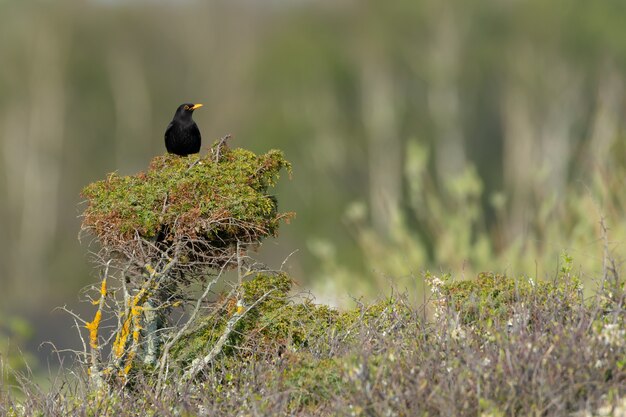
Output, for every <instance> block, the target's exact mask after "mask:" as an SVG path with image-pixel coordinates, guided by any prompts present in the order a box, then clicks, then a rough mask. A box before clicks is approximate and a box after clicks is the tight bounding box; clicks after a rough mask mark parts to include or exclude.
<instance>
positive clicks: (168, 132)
mask: <svg viewBox="0 0 626 417" xmlns="http://www.w3.org/2000/svg"><path fill="white" fill-rule="evenodd" d="M173 127H174V121H171V122H170V124H168V125H167V128H166V129H165V149H167V151H168V152H170V153H171V152H172V151H171V150H170V141H171V135H172V128H173Z"/></svg>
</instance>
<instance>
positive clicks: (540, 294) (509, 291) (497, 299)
mask: <svg viewBox="0 0 626 417" xmlns="http://www.w3.org/2000/svg"><path fill="white" fill-rule="evenodd" d="M438 291H440V294H441V296H442V299H441V300H440V302H443V306H444V307H445V308H449V309H451V310H452V311H454V312H456V313H458V315H459V318H460V320H461V323H462V324H466V325H480V326H482V325H491V324H496V325H497V324H505V325H511V324H512V323H513V322H514V321H518V322H519V321H520V320H521V319H523V321H524V324H529V325H532V324H533V323H534V321H535V320H534V317H535V316H537V315H538V313H539V311H540V310H553V309H555V308H558V309H559V310H560V311H562V312H563V313H566V312H568V311H571V310H572V309H574V308H576V307H579V306H580V305H581V303H582V294H581V292H580V283H579V281H578V279H576V278H575V277H567V278H557V279H556V280H554V281H539V282H534V281H532V280H530V279H526V278H519V279H515V278H511V277H507V276H504V275H500V274H495V273H493V272H483V273H480V274H479V275H478V277H477V278H476V279H475V280H463V281H448V282H445V283H444V284H443V285H442V286H441V288H439V289H438ZM555 302H556V303H557V304H556V305H555ZM566 317H567V315H566V314H564V315H563V318H564V319H565V318H566Z"/></svg>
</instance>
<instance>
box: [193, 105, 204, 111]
mask: <svg viewBox="0 0 626 417" xmlns="http://www.w3.org/2000/svg"><path fill="white" fill-rule="evenodd" d="M202 106H203V104H194V105H193V107H192V108H191V110H195V109H199V108H200V107H202Z"/></svg>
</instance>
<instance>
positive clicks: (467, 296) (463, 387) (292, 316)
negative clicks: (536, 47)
mask: <svg viewBox="0 0 626 417" xmlns="http://www.w3.org/2000/svg"><path fill="white" fill-rule="evenodd" d="M428 280H429V282H430V283H431V285H432V289H433V297H432V298H431V299H430V300H429V305H428V306H426V307H427V310H424V309H422V308H419V309H418V308H415V307H413V306H412V305H411V304H410V302H409V301H408V299H407V297H406V295H405V294H394V295H393V296H392V297H386V298H382V299H380V300H379V301H378V302H376V303H373V304H363V303H360V302H357V305H356V306H355V307H353V308H351V309H348V310H335V309H331V308H328V307H326V306H320V305H316V304H314V303H312V302H311V300H309V299H304V300H302V299H301V298H299V297H296V298H294V297H292V296H289V295H288V293H289V292H290V291H291V290H292V285H293V282H292V281H291V280H290V279H289V278H288V277H287V276H286V275H284V274H276V275H268V274H259V275H256V276H255V277H253V278H252V279H250V280H249V281H246V283H245V284H243V286H242V288H241V290H242V291H243V292H244V298H245V299H246V302H254V300H258V299H259V298H260V297H262V296H263V295H264V294H267V293H268V291H272V290H275V292H274V293H272V294H273V295H272V296H271V297H268V298H266V299H265V300H264V301H263V302H261V303H259V304H257V305H256V307H255V308H254V309H253V310H250V311H249V312H248V314H246V316H245V317H244V319H242V320H241V321H240V323H239V325H238V328H237V330H236V331H235V332H233V333H232V334H231V337H230V338H229V341H228V342H227V344H226V346H227V349H226V348H225V349H224V350H223V351H222V353H221V354H220V355H219V356H216V357H215V358H214V360H213V361H212V362H211V363H210V364H209V366H207V367H206V369H204V370H203V372H202V373H201V374H200V375H199V376H198V378H197V379H195V380H193V381H190V382H187V383H185V382H183V381H182V380H180V379H179V377H177V376H176V375H180V373H177V372H176V371H175V372H173V373H172V374H171V379H169V381H168V383H167V385H165V386H164V387H162V389H161V390H160V391H158V390H155V386H154V374H153V373H152V372H151V371H150V370H149V369H143V370H142V371H141V372H138V373H136V374H135V375H134V377H133V378H134V379H133V383H132V385H129V386H127V387H126V388H125V389H121V390H120V389H105V390H104V392H103V391H101V390H97V389H95V388H94V387H93V385H92V384H90V383H89V381H88V380H86V379H78V380H76V379H70V381H69V382H67V383H66V384H67V385H65V386H64V387H62V384H60V382H59V381H57V383H56V384H55V386H54V388H53V390H52V392H50V393H41V392H37V391H36V390H35V389H34V387H33V386H32V385H29V384H28V383H24V385H22V388H21V389H22V390H23V392H24V394H25V398H26V399H27V400H26V401H23V402H17V401H16V400H15V399H14V398H12V397H10V396H7V395H6V393H5V394H4V395H5V401H4V402H2V404H3V405H0V410H2V411H3V412H4V413H7V414H8V415H10V416H26V415H28V416H33V415H44V414H45V415H50V416H54V415H59V416H60V415H85V416H88V415H99V416H105V415H110V416H114V415H120V416H140V415H159V416H175V415H189V416H195V415H198V416H200V415H216V416H221V415H224V416H226V415H294V414H296V415H316V416H330V415H346V416H368V415H416V416H422V415H424V416H425V415H429V416H448V415H457V416H476V415H481V416H500V415H501V416H505V415H506V416H508V415H516V416H517V415H519V416H527V415H542V416H565V415H572V414H573V413H576V412H578V413H580V414H579V415H621V414H619V413H623V412H624V410H625V406H626V403H625V402H624V401H623V398H624V395H626V320H625V315H624V314H623V302H624V294H623V293H622V294H621V295H620V297H619V300H620V301H619V302H618V303H617V304H615V300H616V299H615V297H613V296H611V297H610V298H607V297H608V294H607V293H599V294H597V296H595V297H592V298H590V299H586V300H585V299H583V297H582V294H581V292H580V291H579V290H578V283H577V278H576V277H575V276H572V275H570V274H560V275H559V276H558V277H557V279H556V280H555V281H554V282H552V283H532V282H531V281H529V280H528V279H523V278H519V279H513V278H508V277H505V276H500V275H495V274H484V275H482V276H480V277H478V278H477V279H476V280H469V281H455V280H451V279H450V278H447V279H442V278H439V277H436V276H429V278H428ZM516 286H517V288H519V289H515V288H516ZM564 300H567V301H566V302H564ZM222 305H223V306H226V307H225V308H223V309H221V310H219V311H217V310H216V311H215V313H214V314H212V315H209V316H208V317H205V318H204V319H203V320H202V321H201V323H200V324H199V325H198V326H197V327H196V328H195V329H193V330H190V331H189V332H188V333H187V334H186V335H185V337H184V338H182V339H180V340H179V344H178V345H177V346H176V348H175V349H174V350H173V351H172V354H173V355H175V356H176V361H177V362H178V363H179V364H180V365H181V366H183V367H184V366H185V364H186V363H188V362H189V359H190V358H193V357H197V356H198V355H203V354H204V353H206V351H207V350H210V349H211V347H212V345H213V344H214V342H215V340H217V338H218V337H219V335H221V334H222V332H223V328H224V326H225V322H226V321H227V319H228V318H229V317H230V316H232V314H235V311H236V306H235V304H234V303H232V302H231V303H225V304H222ZM228 306H231V307H230V310H229V307H228ZM428 311H430V312H432V313H433V314H432V315H429V314H428ZM477 311H479V312H481V314H479V315H477V314H476V312H477ZM490 317H494V319H493V320H491V319H490ZM520 317H525V318H527V319H526V320H520ZM2 407H4V408H2ZM585 412H586V413H588V414H585ZM602 413H604V414H602Z"/></svg>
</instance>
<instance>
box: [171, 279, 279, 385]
mask: <svg viewBox="0 0 626 417" xmlns="http://www.w3.org/2000/svg"><path fill="white" fill-rule="evenodd" d="M274 291H275V289H271V290H269V291H268V292H266V293H265V294H263V295H262V296H261V297H259V298H258V299H257V300H256V301H255V302H254V303H252V304H251V305H250V306H248V307H247V308H246V309H245V310H244V311H243V312H242V313H238V312H235V313H234V314H233V316H232V317H231V318H230V320H228V323H226V328H225V329H224V333H222V335H221V336H220V338H219V339H218V340H217V342H216V343H215V345H214V346H213V347H212V348H211V351H210V352H209V353H208V354H207V355H205V356H204V357H202V358H196V359H194V360H193V361H192V362H191V366H190V367H189V369H188V370H187V371H186V372H185V373H184V374H183V377H182V380H183V382H187V381H190V380H192V379H193V378H195V377H196V375H198V373H199V372H200V371H201V370H202V369H204V368H205V367H206V366H207V365H208V364H209V363H211V362H212V361H213V359H215V357H216V356H217V355H219V354H220V352H221V351H222V348H223V347H224V344H225V343H226V341H227V340H228V338H229V337H230V335H231V333H232V332H233V330H234V329H235V326H236V325H237V323H239V321H240V320H241V319H242V318H244V317H245V316H246V314H248V312H249V311H250V310H252V309H253V308H254V307H256V306H257V305H258V304H259V303H260V302H262V301H263V300H265V299H266V298H267V297H268V296H269V295H270V294H271V293H273V292H274Z"/></svg>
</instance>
